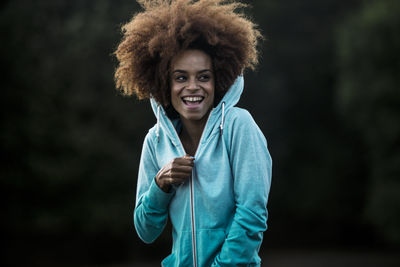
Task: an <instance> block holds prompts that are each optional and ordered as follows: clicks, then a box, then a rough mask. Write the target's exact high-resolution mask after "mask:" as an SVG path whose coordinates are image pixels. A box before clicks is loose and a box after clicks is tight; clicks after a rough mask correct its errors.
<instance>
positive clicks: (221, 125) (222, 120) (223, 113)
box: [219, 101, 225, 135]
mask: <svg viewBox="0 0 400 267" xmlns="http://www.w3.org/2000/svg"><path fill="white" fill-rule="evenodd" d="M224 115H225V101H223V102H222V118H221V124H220V125H219V129H220V130H221V135H222V134H223V131H224Z"/></svg>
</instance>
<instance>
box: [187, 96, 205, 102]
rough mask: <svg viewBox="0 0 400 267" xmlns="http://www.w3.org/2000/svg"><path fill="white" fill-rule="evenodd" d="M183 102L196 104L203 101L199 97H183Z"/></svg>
mask: <svg viewBox="0 0 400 267" xmlns="http://www.w3.org/2000/svg"><path fill="white" fill-rule="evenodd" d="M182 99H183V100H184V101H188V102H198V101H201V100H203V97H201V96H185V97H183V98H182Z"/></svg>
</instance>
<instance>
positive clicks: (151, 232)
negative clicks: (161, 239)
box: [134, 132, 173, 243]
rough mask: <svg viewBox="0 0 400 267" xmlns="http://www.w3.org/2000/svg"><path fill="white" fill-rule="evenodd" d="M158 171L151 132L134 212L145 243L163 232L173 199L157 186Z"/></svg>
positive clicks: (144, 149)
mask: <svg viewBox="0 0 400 267" xmlns="http://www.w3.org/2000/svg"><path fill="white" fill-rule="evenodd" d="M158 171H159V168H158V166H157V164H156V160H155V154H154V148H153V144H152V141H151V133H150V132H149V134H147V136H146V138H145V140H144V143H143V148H142V155H141V157H140V165H139V177H138V183H137V192H136V207H135V212H134V223H135V229H136V232H137V233H138V235H139V237H140V238H141V239H142V240H143V241H144V242H145V243H152V242H153V241H154V240H155V239H156V238H157V237H158V236H159V235H160V234H161V232H162V231H163V229H164V227H165V225H166V223H167V218H168V205H169V203H170V201H171V199H172V197H173V192H171V193H165V192H164V191H162V190H161V189H160V188H159V187H158V185H157V184H156V182H155V176H156V174H157V172H158Z"/></svg>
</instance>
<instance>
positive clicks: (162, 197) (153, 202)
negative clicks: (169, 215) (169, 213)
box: [147, 179, 175, 210]
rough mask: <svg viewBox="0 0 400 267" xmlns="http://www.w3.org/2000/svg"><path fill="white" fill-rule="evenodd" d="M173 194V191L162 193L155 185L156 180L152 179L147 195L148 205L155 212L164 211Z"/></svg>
mask: <svg viewBox="0 0 400 267" xmlns="http://www.w3.org/2000/svg"><path fill="white" fill-rule="evenodd" d="M174 194H175V191H174V190H171V192H168V193H165V192H164V191H162V190H161V188H160V187H159V186H158V185H157V183H156V179H153V181H152V182H151V185H150V188H149V192H148V195H147V197H148V198H149V199H148V201H149V202H148V203H149V205H150V206H151V207H153V208H155V209H157V210H166V209H167V208H168V205H169V202H170V201H171V199H172V197H173V196H174Z"/></svg>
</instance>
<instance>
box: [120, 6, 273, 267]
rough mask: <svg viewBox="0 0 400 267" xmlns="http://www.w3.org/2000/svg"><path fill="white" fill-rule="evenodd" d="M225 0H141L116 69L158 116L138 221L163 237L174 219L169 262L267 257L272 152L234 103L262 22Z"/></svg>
mask: <svg viewBox="0 0 400 267" xmlns="http://www.w3.org/2000/svg"><path fill="white" fill-rule="evenodd" d="M226 2H227V1H223V0H217V1H216V0H200V1H190V0H176V1H167V0H158V1H140V3H141V4H142V6H143V8H144V10H145V11H143V12H141V13H139V14H136V15H135V16H134V17H133V18H132V20H131V21H130V22H129V23H127V24H126V25H125V26H124V27H123V30H124V39H123V40H122V42H121V43H120V45H119V46H118V49H117V51H116V55H117V58H118V60H119V62H120V64H119V66H118V68H117V71H116V74H115V77H116V83H117V86H118V87H119V88H121V89H122V91H123V92H124V93H125V94H126V95H132V94H136V95H137V96H138V97H139V98H150V99H151V105H152V108H153V111H154V113H155V115H156V117H157V123H156V125H155V126H154V127H153V128H151V129H150V130H149V133H148V134H147V136H146V138H145V141H144V144H143V150H142V155H141V160H140V167H139V178H138V185H137V196H136V207H135V212H134V223H135V228H136V231H137V233H138V235H139V237H140V238H141V239H142V240H143V241H144V242H146V243H151V242H153V241H154V240H155V239H156V238H157V237H158V236H159V235H160V234H161V232H162V231H163V229H164V227H165V225H166V222H167V219H168V217H169V218H170V220H171V222H172V228H173V229H172V230H173V247H172V252H171V254H170V255H169V256H168V257H167V258H165V259H164V260H163V262H162V265H163V266H260V264H261V259H260V257H259V256H258V251H259V249H260V246H261V242H262V237H263V232H264V231H265V230H266V229H267V223H266V221H267V208H266V205H267V200H268V194H269V188H270V181H271V164H272V163H271V158H270V155H269V152H268V149H267V143H266V140H265V138H264V136H263V134H262V133H261V131H260V129H259V128H258V126H257V125H256V123H255V122H254V120H253V118H252V117H251V115H250V114H249V113H248V112H247V111H246V110H244V109H240V108H237V107H234V106H235V105H236V103H237V102H238V101H239V98H240V95H241V93H242V90H243V77H242V76H241V75H242V72H243V70H244V69H245V68H246V67H250V68H253V67H254V66H255V64H256V63H257V50H256V45H257V40H258V39H259V38H260V33H259V31H258V30H257V29H256V28H255V25H254V24H253V23H252V22H251V21H249V20H248V19H246V18H245V17H244V16H243V15H242V14H240V13H237V12H235V11H236V10H237V8H239V7H243V5H242V4H239V3H232V2H229V1H228V2H229V3H226Z"/></svg>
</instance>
